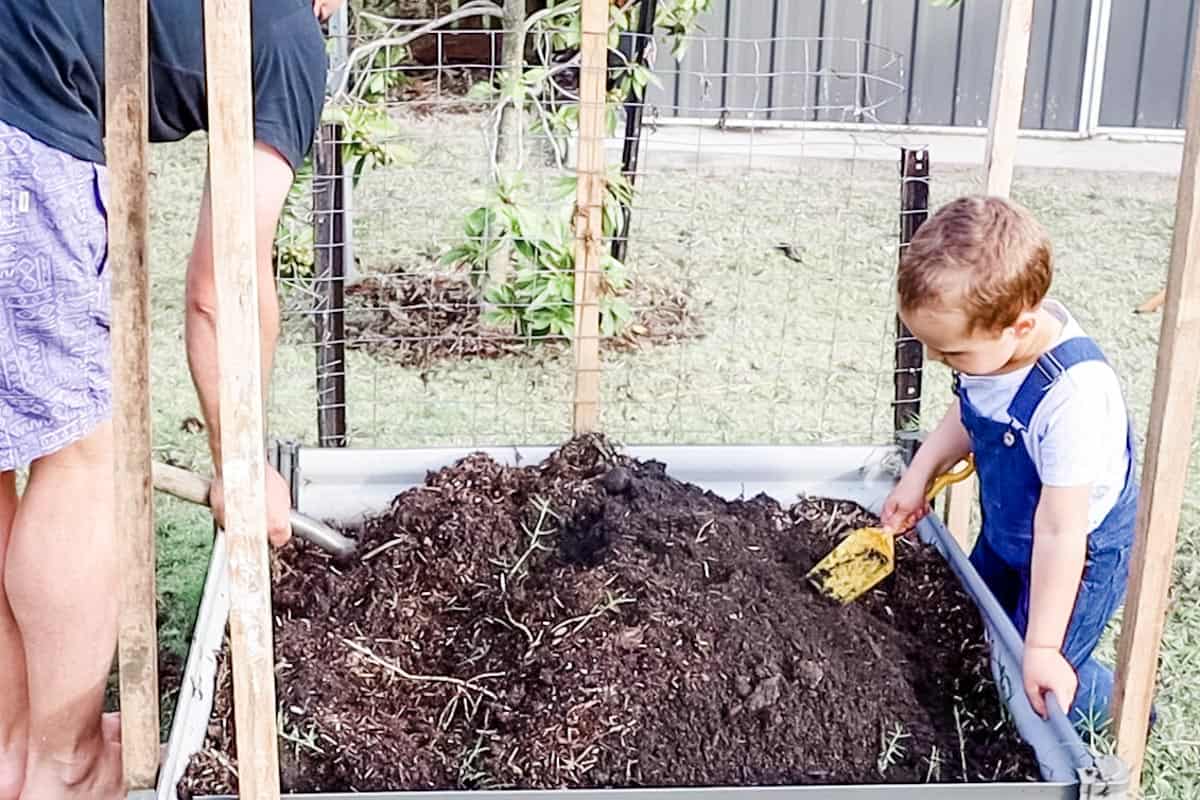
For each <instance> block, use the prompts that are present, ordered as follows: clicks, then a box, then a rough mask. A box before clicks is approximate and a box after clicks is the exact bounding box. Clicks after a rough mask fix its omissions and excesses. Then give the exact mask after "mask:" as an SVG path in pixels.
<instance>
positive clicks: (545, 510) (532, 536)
mask: <svg viewBox="0 0 1200 800" xmlns="http://www.w3.org/2000/svg"><path fill="white" fill-rule="evenodd" d="M536 502H537V503H538V505H539V509H538V521H537V524H536V525H534V526H533V530H532V531H531V530H529V528H527V527H525V526H524V525H522V526H521V530H523V531H525V533H526V535H527V536H529V547H528V548H527V549H526V550H525V552H524V553H522V554H521V557H520V558H518V559H517V563H516V564H513V566H512V569H510V570H509V571H508V577H509V578H511V577H512V576H513V575H515V574H516V573H517V570H519V569H520V568H521V565H522V564H524V563H525V559H527V558H529V557H530V556H531V555H533V552H534V551H535V550H549V548H547V547H542V546H541V545H540V544H538V541H539V540H540V539H542V538H543V537H546V536H549V535H550V534H552V533H554V530H553V529H550V530H546V531H544V530H542V523H543V522H545V521H546V517H547V516H548V515H551V514H552V513H553V512H552V511H551V510H550V504H549V503H547V502H546V501H545V500H537V501H536Z"/></svg>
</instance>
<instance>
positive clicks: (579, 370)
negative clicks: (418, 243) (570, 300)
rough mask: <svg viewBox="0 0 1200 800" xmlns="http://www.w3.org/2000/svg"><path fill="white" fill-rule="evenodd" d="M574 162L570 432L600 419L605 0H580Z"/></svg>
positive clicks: (588, 428)
mask: <svg viewBox="0 0 1200 800" xmlns="http://www.w3.org/2000/svg"><path fill="white" fill-rule="evenodd" d="M582 13H583V28H582V29H583V44H582V52H581V58H582V66H581V67H580V91H579V104H580V105H579V162H578V166H577V167H576V175H577V177H578V186H577V188H576V193H575V415H574V416H575V420H574V429H575V433H586V432H588V431H593V430H595V429H596V428H597V427H598V426H599V424H600V306H599V302H598V300H599V297H598V296H599V290H600V261H601V258H602V257H603V254H604V252H603V241H602V240H603V238H604V231H603V227H602V222H603V217H604V190H605V174H604V172H605V170H604V122H605V118H606V116H607V114H606V110H607V109H606V107H605V94H606V93H605V85H606V83H607V77H608V0H583V11H582Z"/></svg>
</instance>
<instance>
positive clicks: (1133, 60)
mask: <svg viewBox="0 0 1200 800" xmlns="http://www.w3.org/2000/svg"><path fill="white" fill-rule="evenodd" d="M1148 9H1149V3H1147V2H1145V0H1124V1H1123V2H1119V3H1113V4H1112V21H1111V23H1110V26H1109V34H1108V48H1107V52H1106V54H1105V58H1104V89H1103V90H1102V91H1101V93H1100V124H1101V125H1121V126H1126V125H1130V126H1131V125H1133V124H1134V116H1135V114H1136V110H1137V100H1138V87H1139V85H1140V83H1141V80H1140V79H1141V64H1142V37H1143V34H1144V32H1145V30H1146V11H1147V10H1148Z"/></svg>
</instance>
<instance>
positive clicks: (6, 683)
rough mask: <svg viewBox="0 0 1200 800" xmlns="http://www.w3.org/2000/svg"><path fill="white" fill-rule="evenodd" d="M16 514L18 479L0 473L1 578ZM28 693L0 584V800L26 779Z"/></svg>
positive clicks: (11, 796) (12, 796)
mask: <svg viewBox="0 0 1200 800" xmlns="http://www.w3.org/2000/svg"><path fill="white" fill-rule="evenodd" d="M16 514H17V476H16V473H14V472H0V576H3V575H4V562H5V559H6V556H7V555H8V543H9V541H10V536H11V534H12V526H13V518H14V517H15V516H16ZM28 722H29V689H28V687H27V686H26V685H25V645H24V644H22V642H21V631H20V629H18V628H17V621H16V619H14V618H13V613H12V609H11V608H9V605H8V595H7V594H6V593H5V591H4V586H3V583H2V582H0V800H16V798H17V797H19V796H20V794H21V784H22V782H23V779H24V777H25V740H26V737H27V736H28V731H27V727H28Z"/></svg>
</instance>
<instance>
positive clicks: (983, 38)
mask: <svg viewBox="0 0 1200 800" xmlns="http://www.w3.org/2000/svg"><path fill="white" fill-rule="evenodd" d="M1001 6H1002V4H1001V3H963V4H962V7H963V25H962V37H961V39H960V44H959V52H958V96H957V101H958V102H957V103H956V104H955V109H954V111H955V113H954V120H953V124H955V125H967V126H975V127H980V128H982V127H984V126H986V125H987V123H988V114H989V112H990V110H991V97H992V69H991V68H988V69H982V68H981V67H982V66H984V65H991V64H994V63H995V62H996V34H997V32H998V31H999V30H1000V12H1001V10H1002V8H1001Z"/></svg>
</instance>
